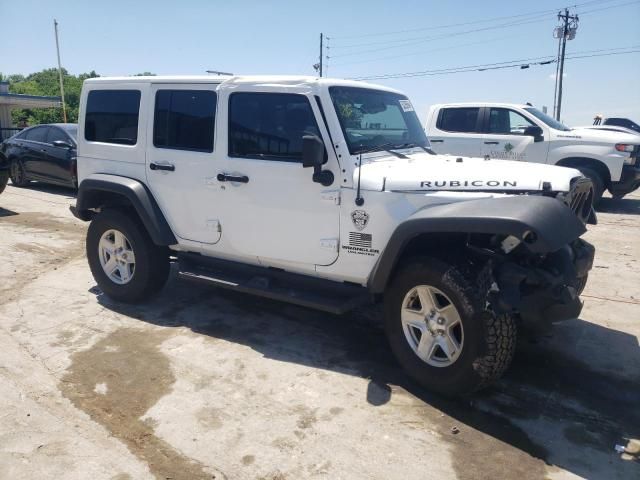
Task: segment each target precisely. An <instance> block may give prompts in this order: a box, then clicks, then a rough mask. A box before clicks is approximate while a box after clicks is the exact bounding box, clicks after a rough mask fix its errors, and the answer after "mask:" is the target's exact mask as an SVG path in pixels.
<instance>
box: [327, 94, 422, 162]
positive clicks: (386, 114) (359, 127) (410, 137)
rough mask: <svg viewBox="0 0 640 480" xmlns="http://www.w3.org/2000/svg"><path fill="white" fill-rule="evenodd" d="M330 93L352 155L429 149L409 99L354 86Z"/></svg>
mask: <svg viewBox="0 0 640 480" xmlns="http://www.w3.org/2000/svg"><path fill="white" fill-rule="evenodd" d="M329 93H330V94H331V100H332V102H333V106H334V108H335V110H336V113H337V115H338V120H340V126H341V127H342V132H343V134H344V137H345V139H346V140H347V144H348V146H349V152H350V153H351V154H357V153H361V152H364V151H372V150H373V151H375V150H377V149H379V150H384V149H392V148H408V147H428V146H429V141H428V140H427V136H426V135H425V133H424V130H423V129H422V125H420V121H419V120H418V116H417V115H416V112H415V111H414V110H413V106H412V105H411V102H410V101H409V100H408V99H407V97H405V96H403V95H398V94H397V93H391V92H385V91H382V90H370V89H367V88H355V87H330V88H329Z"/></svg>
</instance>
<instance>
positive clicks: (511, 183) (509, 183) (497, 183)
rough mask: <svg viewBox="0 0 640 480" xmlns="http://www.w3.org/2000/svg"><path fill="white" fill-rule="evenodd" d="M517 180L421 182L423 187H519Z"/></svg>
mask: <svg viewBox="0 0 640 480" xmlns="http://www.w3.org/2000/svg"><path fill="white" fill-rule="evenodd" d="M517 186H518V182H517V181H516V180H425V181H422V182H420V187H421V188H444V187H448V188H469V187H472V188H473V187H503V188H517Z"/></svg>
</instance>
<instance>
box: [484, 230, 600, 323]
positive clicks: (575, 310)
mask: <svg viewBox="0 0 640 480" xmlns="http://www.w3.org/2000/svg"><path fill="white" fill-rule="evenodd" d="M594 255H595V248H594V247H593V245H591V244H590V243H588V242H585V241H584V240H582V239H577V240H575V241H573V242H572V243H571V244H569V245H565V246H564V247H562V248H561V249H559V250H557V251H555V252H553V253H550V254H547V255H545V256H543V257H541V258H540V259H539V260H538V261H537V262H535V263H528V264H525V263H524V262H516V261H507V262H504V263H501V264H499V265H497V266H496V268H495V270H494V274H493V275H494V279H495V282H496V284H497V287H498V288H497V289H494V290H495V291H493V292H492V293H491V295H492V296H493V297H494V298H493V299H492V302H491V303H492V305H493V307H494V310H496V311H497V312H500V313H510V314H516V315H517V316H518V317H519V318H520V319H521V321H522V325H523V326H524V327H525V329H527V330H536V331H540V330H545V329H547V328H548V327H550V326H551V324H552V323H554V322H559V321H562V320H569V319H573V318H577V317H578V316H579V315H580V312H581V311H582V302H581V301H580V297H579V295H580V293H582V290H583V289H584V286H585V284H586V281H587V276H588V274H589V270H591V268H592V266H593V259H594Z"/></svg>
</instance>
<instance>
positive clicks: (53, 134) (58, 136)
mask: <svg viewBox="0 0 640 480" xmlns="http://www.w3.org/2000/svg"><path fill="white" fill-rule="evenodd" d="M59 140H60V141H63V142H67V143H71V139H70V138H69V136H68V135H67V134H66V133H64V132H63V131H62V130H60V129H59V128H57V127H51V128H50V129H49V135H48V136H47V143H53V142H56V141H59Z"/></svg>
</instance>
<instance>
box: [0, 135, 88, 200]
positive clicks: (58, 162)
mask: <svg viewBox="0 0 640 480" xmlns="http://www.w3.org/2000/svg"><path fill="white" fill-rule="evenodd" d="M77 131H78V126H77V124H75V123H55V124H49V125H37V126H35V127H30V128H27V129H25V130H23V131H21V132H20V133H18V134H17V135H14V136H13V137H11V138H9V139H7V140H5V141H4V142H3V143H2V145H0V169H2V165H3V164H4V165H6V166H8V169H9V178H11V183H13V184H14V185H16V186H17V187H23V186H25V185H27V184H28V183H29V182H30V181H31V180H37V181H40V182H45V183H52V184H55V185H61V186H66V187H73V188H76V187H77V185H78V180H77V176H78V174H77V164H76V146H77V143H76V138H77ZM1 177H2V174H1V173H0V184H1V183H2V181H1V180H2V178H1Z"/></svg>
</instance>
